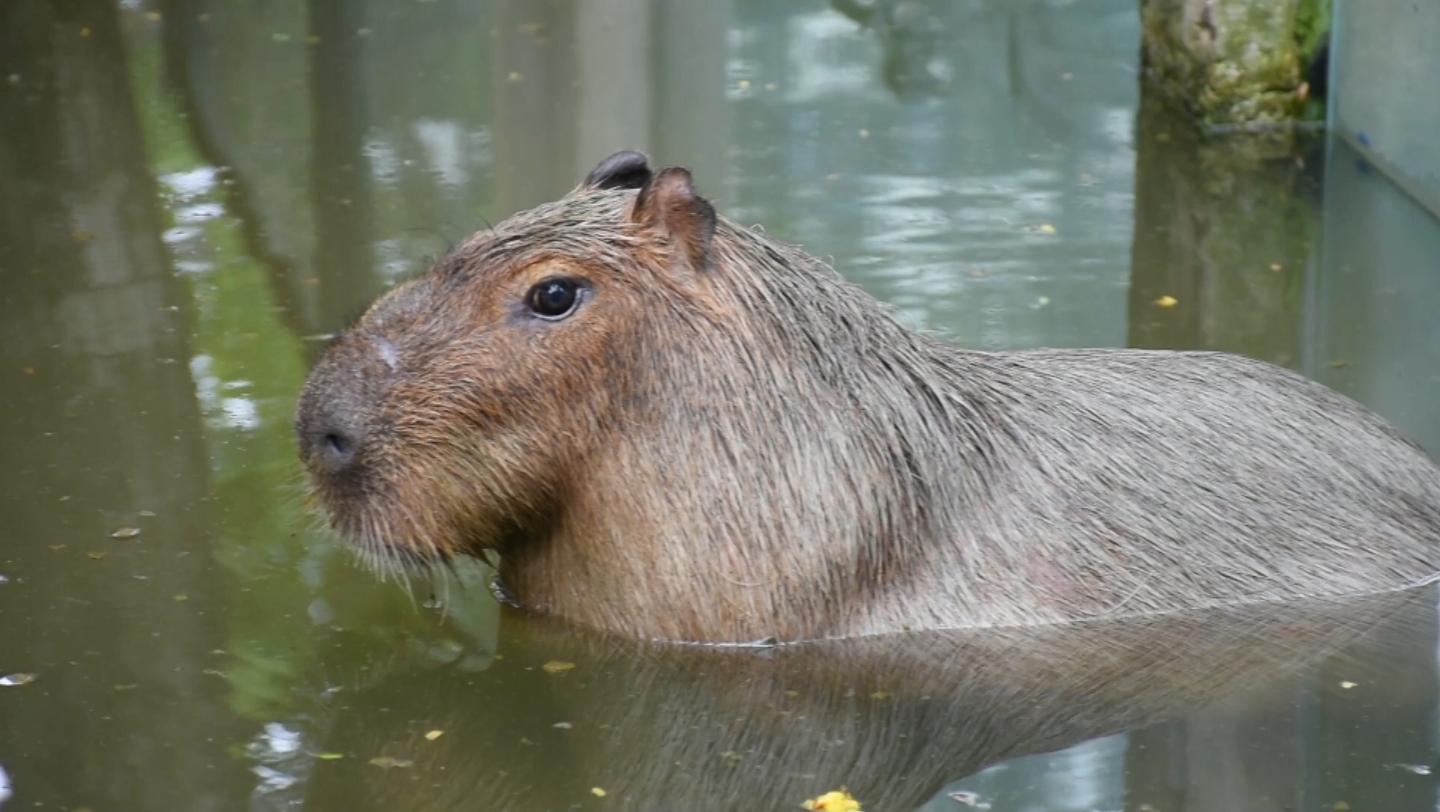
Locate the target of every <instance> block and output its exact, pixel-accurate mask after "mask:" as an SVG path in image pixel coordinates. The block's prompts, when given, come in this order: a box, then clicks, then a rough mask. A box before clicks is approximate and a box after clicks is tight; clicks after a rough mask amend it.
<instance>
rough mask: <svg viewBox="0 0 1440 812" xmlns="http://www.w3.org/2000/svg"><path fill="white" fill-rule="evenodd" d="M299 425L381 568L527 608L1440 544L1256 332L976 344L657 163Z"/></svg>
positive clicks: (468, 290) (1382, 449)
mask: <svg viewBox="0 0 1440 812" xmlns="http://www.w3.org/2000/svg"><path fill="white" fill-rule="evenodd" d="M297 432H298V440H299V445H300V449H301V454H302V456H303V459H304V461H305V463H306V466H307V468H308V470H309V473H310V476H311V481H312V483H313V487H314V490H315V492H316V495H317V496H318V499H319V501H320V503H321V504H322V505H323V506H324V508H325V509H326V510H327V511H328V513H329V515H330V517H331V520H332V523H333V524H334V525H335V526H336V528H337V529H338V530H339V532H340V533H341V534H342V535H343V536H344V537H345V538H347V539H349V541H350V542H351V543H352V544H353V545H354V546H355V547H357V548H358V549H359V550H361V551H363V553H364V554H365V555H366V556H367V557H368V558H369V559H370V560H371V561H372V562H373V563H375V564H376V565H377V566H380V567H382V568H387V569H402V568H410V567H413V566H414V565H416V564H420V563H425V562H437V561H444V560H447V559H448V558H450V557H451V556H455V555H458V554H464V553H482V552H484V551H487V550H493V551H496V552H497V553H498V555H499V559H500V572H501V575H502V578H503V582H504V584H505V585H506V586H507V587H508V590H509V592H510V593H511V594H512V595H513V596H514V598H515V600H516V601H517V602H518V603H519V604H521V605H522V606H524V607H527V608H530V609H532V610H535V611H538V612H542V613H547V614H551V615H557V616H560V617H563V618H566V619H569V620H572V621H575V622H578V623H582V624H586V625H589V626H592V627H595V628H597V629H601V630H604V631H608V632H613V633H618V634H622V635H628V636H637V637H641V638H646V639H655V640H670V641H690V642H709V643H746V642H751V641H757V640H770V639H774V640H776V641H779V642H787V641H795V640H806V639H816V638H831V637H846V636H854V635H866V634H878V633H887V632H895V631H903V630H914V629H938V628H950V627H967V626H985V625H1008V624H1037V623H1050V622H1057V621H1069V620H1075V619H1079V618H1088V617H1097V616H1118V615H1131V614H1150V613H1157V612H1166V611H1173V610H1179V609H1185V608H1198V607H1202V606H1214V605H1223V604H1237V603H1245V602H1255V601H1265V600H1275V599H1286V598H1299V597H1308V596H1319V595H1337V594H1351V593H1361V592H1369V591H1375V590H1382V589H1392V588H1399V587H1402V586H1407V585H1411V584H1416V583H1420V582H1423V581H1426V580H1428V579H1431V578H1432V577H1433V574H1434V573H1435V572H1436V570H1437V562H1440V468H1437V467H1436V465H1435V464H1434V463H1433V462H1432V461H1431V460H1430V459H1429V458H1428V457H1427V456H1426V454H1425V452H1424V451H1423V450H1422V449H1421V448H1420V447H1419V446H1418V445H1416V444H1415V443H1413V442H1411V441H1410V440H1408V439H1407V438H1405V437H1404V436H1402V435H1401V433H1400V432H1399V431H1397V430H1396V429H1395V428H1393V427H1392V426H1390V425H1389V424H1387V423H1386V422H1384V421H1383V420H1381V419H1380V418H1379V417H1378V416H1376V415H1375V414H1373V413H1371V412H1370V411H1368V410H1367V409H1365V408H1364V407H1362V406H1360V405H1359V404H1357V403H1355V402H1353V401H1351V400H1349V399H1347V398H1345V397H1343V396H1341V395H1339V394H1337V393H1335V392H1333V391H1331V390H1329V389H1326V388H1325V387H1323V386H1320V385H1319V384H1316V383H1314V382H1311V381H1309V380H1307V379H1305V378H1303V377H1301V376H1299V375H1296V374H1294V373H1291V372H1288V371H1286V370H1283V369H1280V368H1278V367H1275V366H1272V365H1270V364H1266V363H1262V362H1260V361H1255V360H1251V359H1247V358H1244V357H1239V356H1235V355H1229V354H1222V353H1214V352H1162V351H1139V350H1122V349H1091V350H1027V351H1016V352H978V351H971V350H965V349H960V348H957V347H954V346H951V345H948V344H945V343H943V342H941V341H939V340H937V339H935V338H933V337H931V336H929V335H926V334H923V333H921V332H917V331H914V330H911V329H908V328H907V327H905V326H903V325H902V324H900V323H899V322H898V321H897V320H896V319H895V318H894V317H893V316H892V315H891V314H890V312H889V311H888V310H887V309H886V308H885V307H884V306H882V305H881V304H880V303H879V302H877V301H876V300H875V299H873V298H872V297H870V296H868V295H867V294H865V293H864V292H863V291H861V290H860V289H859V288H858V287H856V286H854V285H851V284H849V283H847V282H846V281H845V280H844V279H842V278H841V276H840V275H839V274H837V273H836V272H835V271H834V270H833V269H831V268H830V267H828V266H827V265H825V264H824V263H822V262H821V261H820V260H818V259H816V258H815V257H812V256H810V255H809V254H807V253H805V252H804V251H801V250H800V249H798V248H795V247H793V246H789V245H786V244H783V243H781V242H779V241H777V240H774V239H771V238H770V237H768V236H765V235H764V234H763V233H761V232H759V231H756V230H752V229H747V228H743V227H741V226H739V225H737V224H735V223H733V222H731V221H730V220H727V219H725V218H722V217H719V216H717V215H716V213H715V210H714V208H713V207H712V206H711V205H710V204H709V203H708V202H707V201H706V200H705V199H704V198H703V197H701V196H700V195H699V194H698V193H697V192H696V190H695V187H694V185H693V184H692V180H691V177H690V174H689V172H688V171H686V170H685V169H682V168H679V167H671V168H667V169H664V170H662V171H659V172H654V171H653V170H652V169H651V168H650V166H649V164H648V161H647V159H646V158H645V156H643V155H641V154H639V153H635V152H622V153H618V154H616V155H613V156H611V157H610V158H607V159H606V160H605V161H603V162H602V163H601V164H600V165H599V166H597V167H596V168H595V169H594V170H592V171H591V173H590V174H589V175H588V176H587V177H586V179H585V181H584V182H583V183H582V184H581V185H580V186H579V187H577V188H576V189H575V190H574V191H572V192H571V193H570V194H569V195H567V196H566V197H564V198H563V199H561V200H559V201H556V202H554V203H549V204H546V205H542V206H539V207H537V208H535V209H532V210H530V211H526V212H521V213H519V214H517V215H515V216H513V217H511V218H510V219H508V220H506V221H504V222H502V223H501V224H499V225H498V226H496V227H494V228H492V229H488V230H485V231H482V232H479V233H477V234H475V235H474V236H472V237H470V238H469V239H467V240H466V241H465V242H464V243H463V244H461V245H460V246H459V247H458V248H457V249H455V250H454V251H452V252H450V253H449V254H448V255H447V256H446V257H444V258H443V259H441V260H440V261H439V262H438V263H437V264H436V266H435V267H434V268H433V269H432V270H431V271H430V272H429V273H428V274H426V275H425V276H423V277H421V278H418V279H415V280H413V281H410V282H408V283H406V284H403V285H401V286H398V287H397V288H396V289H394V290H393V291H391V292H390V293H388V294H387V295H385V296H384V297H382V298H381V299H380V300H379V301H377V302H376V303H375V304H374V305H372V306H371V308H370V309H369V310H368V311H367V312H366V313H365V314H364V315H363V316H361V318H360V319H359V321H358V322H357V323H356V324H355V325H354V326H353V327H352V328H350V329H349V330H348V331H347V332H345V333H344V334H343V335H342V336H340V337H339V338H338V339H337V340H336V341H335V342H334V343H333V345H332V346H330V347H329V349H328V350H327V351H326V353H325V355H324V357H323V358H322V359H321V360H320V362H319V363H318V364H317V366H316V368H315V369H314V371H313V372H312V373H311V375H310V378H309V380H308V381H307V383H306V386H305V390H304V392H303V393H302V395H301V397H300V402H299V407H298V414H297Z"/></svg>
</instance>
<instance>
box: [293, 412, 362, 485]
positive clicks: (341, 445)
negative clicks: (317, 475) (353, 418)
mask: <svg viewBox="0 0 1440 812" xmlns="http://www.w3.org/2000/svg"><path fill="white" fill-rule="evenodd" d="M302 438H303V439H302V442H303V443H304V445H305V449H304V451H305V455H306V456H307V457H309V458H310V460H311V461H312V462H313V463H314V464H315V465H316V466H317V467H318V468H319V469H320V470H321V471H322V472H324V473H326V474H330V475H332V476H333V475H335V474H339V473H341V472H343V471H346V470H349V469H350V468H352V467H354V465H355V461H356V458H357V457H358V456H359V454H358V452H359V449H360V440H361V435H360V430H359V428H358V427H357V426H351V425H346V421H344V420H340V419H336V418H335V417H334V416H331V417H330V418H329V419H327V420H320V421H316V422H315V428H313V429H311V430H310V431H307V432H304V434H303V435H302Z"/></svg>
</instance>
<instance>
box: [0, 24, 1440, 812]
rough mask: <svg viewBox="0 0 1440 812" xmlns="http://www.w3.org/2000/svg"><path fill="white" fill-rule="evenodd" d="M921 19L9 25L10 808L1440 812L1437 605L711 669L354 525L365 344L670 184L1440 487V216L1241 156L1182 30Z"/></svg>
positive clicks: (0, 365)
mask: <svg viewBox="0 0 1440 812" xmlns="http://www.w3.org/2000/svg"><path fill="white" fill-rule="evenodd" d="M881 5H886V6H887V8H888V9H889V10H888V11H887V12H885V13H883V14H878V13H873V12H867V11H865V9H867V8H869V7H870V6H871V4H869V3H846V2H839V0H837V2H836V3H834V7H831V6H829V5H826V4H825V3H824V2H819V0H810V1H808V2H795V3H784V4H782V3H771V2H762V0H733V1H729V0H727V1H726V2H714V3H699V2H696V3H681V2H673V3H666V2H659V0H654V1H647V0H586V2H584V3H581V2H577V1H575V0H569V1H567V0H555V1H554V2H532V1H531V0H524V1H523V2H522V0H508V1H507V0H497V1H496V2H488V3H487V2H480V0H429V1H426V0H416V1H415V2H411V1H410V0H394V2H390V1H389V0H386V1H384V2H382V0H368V1H363V2H361V1H357V2H344V3H342V2H338V1H334V0H309V2H302V1H301V0H287V1H285V2H282V1H281V0H264V1H263V2H251V3H225V2H220V0H158V1H157V2H144V1H142V0H126V1H125V2H121V3H118V4H117V3H115V2H111V0H67V2H47V1H46V0H10V1H9V2H6V3H3V4H0V274H3V275H0V280H3V288H0V463H3V465H0V518H3V520H4V522H3V525H0V675H16V674H25V675H33V676H34V681H33V682H31V683H30V684H27V685H22V686H13V687H12V686H0V770H3V774H0V775H3V776H6V778H5V779H0V787H3V786H4V783H3V781H4V780H8V782H9V784H10V785H12V791H13V798H11V799H10V800H8V801H0V803H3V804H4V808H5V809H7V810H8V809H12V808H13V809H22V808H23V809H29V808H45V809H68V810H74V809H81V808H87V809H91V810H95V812H110V810H132V809H133V810H139V809H207V810H208V809H275V810H278V809H292V808H306V809H316V810H362V809H407V810H410V809H414V810H419V809H426V810H432V809H433V810H442V809H443V810H459V809H521V810H530V809H536V810H541V809H567V808H585V809H605V808H610V809H640V810H659V809H693V808H716V809H751V808H757V809H768V808H796V805H797V804H799V803H800V802H801V801H802V800H804V799H805V798H807V797H814V796H816V795H819V794H820V793H821V792H824V791H826V790H830V789H835V788H838V787H839V786H840V785H842V784H843V785H845V786H847V787H849V788H850V789H851V790H852V791H853V792H854V793H855V794H856V795H857V796H858V797H859V798H860V800H862V801H864V802H865V807H864V808H865V809H866V810H871V809H879V810H907V809H916V808H919V807H921V806H922V805H923V807H924V808H925V809H927V810H966V809H972V808H987V807H986V805H987V804H988V808H990V809H993V810H996V811H997V812H999V810H1020V809H1064V810H1071V809H1073V810H1120V809H1126V810H1141V809H1153V810H1157V811H1158V812H1174V811H1176V810H1211V809H1214V810H1222V809H1223V810H1231V809H1247V810H1320V809H1335V810H1340V809H1345V808H1349V809H1352V810H1356V811H1357V812H1360V811H1361V810H1408V809H1421V808H1434V806H1435V804H1436V801H1437V787H1436V785H1435V782H1434V777H1433V776H1432V774H1431V765H1432V764H1434V762H1435V759H1436V742H1435V739H1436V735H1437V733H1436V732H1437V718H1436V698H1437V676H1436V656H1437V649H1436V612H1435V606H1436V603H1435V596H1434V595H1433V594H1430V593H1429V592H1428V591H1426V592H1424V593H1423V594H1419V595H1416V596H1411V597H1410V598H1409V599H1407V600H1402V599H1400V598H1398V597H1397V598H1395V599H1392V600H1389V601H1387V602H1382V603H1379V604H1375V603H1366V604H1364V605H1355V606H1343V607H1333V606H1331V607H1291V608H1290V609H1288V610H1283V609H1279V608H1277V609H1275V610H1274V611H1273V612H1265V613H1260V614H1240V615H1236V616H1221V617H1215V616H1208V617H1197V618H1178V619H1170V620H1167V621H1165V622H1161V623H1152V624H1124V625H1117V626H1112V627H1104V628H1092V629H1077V630H1070V631H1067V632H1065V633H1056V632H1035V633H1033V634H1030V635H1026V636H1019V635H1009V636H1007V635H997V634H991V635H984V634H979V635H970V636H963V635H962V636H952V637H941V638H935V639H930V638H924V639H916V640H907V641H888V642H886V643H884V644H883V645H882V644H879V643H869V644H865V645H860V644H855V645H849V646H843V645H842V646H835V647H830V648H827V649H823V650H812V651H802V652H786V653H783V654H778V655H775V656H770V657H767V656H760V655H755V654H731V655H726V656H714V655H693V654H689V655H680V654H676V653H674V652H669V653H667V652H639V651H632V650H627V649H617V648H615V647H613V646H611V647H607V646H605V645H602V644H600V643H599V642H597V641H594V640H590V639H588V638H586V637H585V636H583V635H578V634H576V633H574V632H572V631H568V630H564V629H555V628H550V627H547V626H544V625H543V624H538V623H535V622H532V621H527V620H525V619H523V618H519V617H512V616H506V617H504V618H501V617H500V616H499V613H498V612H497V610H496V608H495V604H494V603H493V601H492V600H491V599H490V597H489V595H488V592H487V590H486V589H485V574H484V573H483V572H482V571H481V570H480V568H479V567H478V566H475V567H468V568H462V570H461V572H460V573H459V574H458V575H457V576H455V578H454V579H452V580H451V581H449V582H445V583H440V584H437V586H436V587H435V589H434V594H433V595H432V594H431V589H430V588H429V587H428V586H425V585H417V588H416V589H415V591H414V592H413V594H411V595H407V594H406V593H405V592H404V591H402V590H400V589H399V588H398V587H396V586H395V585H393V584H389V585H381V584H378V583H376V582H375V581H374V580H373V579H372V578H371V577H370V576H369V575H368V574H366V573H364V572H361V571H359V570H358V569H357V568H356V567H354V566H353V565H352V563H351V561H350V559H349V557H348V555H347V554H346V553H344V552H343V551H341V550H339V549H337V548H336V547H334V546H333V545H332V543H331V542H330V541H329V540H328V538H327V537H326V535H325V534H324V533H323V532H321V531H319V530H318V529H317V528H316V526H315V522H314V520H313V519H312V518H311V517H310V515H309V514H308V513H307V511H306V509H305V505H304V501H303V489H302V488H301V485H300V478H299V472H298V466H297V463H296V462H295V455H294V449H293V444H292V440H291V434H290V425H289V416H290V412H291V408H292V405H293V400H294V396H295V394H296V392H297V390H298V389H299V387H300V384H301V382H302V380H303V377H304V374H305V371H306V369H307V366H308V364H309V363H310V362H311V361H312V360H313V358H314V356H315V354H316V352H317V350H318V348H319V347H320V345H321V344H320V341H321V339H322V337H323V336H325V335H327V334H329V333H332V332H333V331H335V330H337V329H339V328H341V327H342V326H343V325H344V324H345V323H346V321H347V319H348V318H349V317H351V316H352V315H353V314H354V313H355V312H356V311H357V309H358V308H360V307H362V306H363V305H364V303H365V302H367V301H368V300H369V299H370V298H371V297H373V296H374V295H375V294H376V293H378V292H380V291H381V290H383V289H384V288H385V287H386V286H387V285H389V284H392V283H393V282H394V281H395V280H396V279H398V278H401V277H403V276H405V275H407V274H411V273H414V272H417V271H419V270H421V269H423V268H424V267H425V265H426V262H427V258H429V257H432V256H434V255H436V254H438V253H440V252H442V251H443V250H445V248H446V247H447V246H448V245H449V244H451V243H452V242H454V241H458V240H459V239H461V238H462V237H463V236H464V235H466V234H467V233H468V232H470V231H472V230H474V229H475V228H477V227H480V226H481V224H482V223H483V222H485V221H486V220H489V221H495V220H497V219H499V218H502V217H504V216H506V215H507V214H509V213H511V212H513V211H515V210H517V209H519V208H523V207H525V206H528V205H531V204H534V203H536V202H539V201H542V200H545V199H548V198H551V197H554V196H556V195H559V194H561V193H563V192H565V191H566V190H568V189H569V188H570V187H571V186H573V185H574V183H575V182H576V181H578V179H579V178H580V177H581V176H582V175H583V174H584V172H585V171H586V170H587V169H588V168H589V167H590V166H591V165H592V164H593V162H594V161H595V160H596V159H598V158H600V157H603V156H604V155H606V154H608V153H609V152H611V151H613V150H614V149H617V148H621V147H639V148H644V149H646V150H648V151H650V152H651V153H652V155H654V156H655V157H656V158H657V159H658V160H660V161H662V162H678V163H684V164H686V165H688V166H690V167H691V168H692V169H693V170H694V171H695V173H696V177H697V181H698V183H699V184H700V185H701V187H702V190H703V191H705V192H706V193H707V194H709V195H710V196H711V197H713V198H714V199H715V200H716V202H717V204H718V205H719V207H720V208H721V209H722V211H724V212H726V213H727V214H729V215H730V216H732V217H735V218H737V219H740V220H742V221H745V222H750V223H762V224H764V226H765V227H766V228H767V229H768V230H769V231H770V232H771V233H773V234H776V235H779V236H781V237H782V238H785V239H788V240H791V241H795V242H800V243H803V244H804V245H805V246H807V247H808V248H809V249H810V250H812V251H814V252H816V253H820V254H823V255H827V256H830V257H833V260H834V262H835V263H836V265H837V267H839V268H840V270H841V271H842V272H844V273H845V274H847V275H848V276H850V277H851V278H852V279H854V280H856V281H858V282H859V283H861V284H862V285H864V286H866V287H867V288H868V289H869V290H871V291H872V292H873V293H874V294H875V295H877V296H879V297H881V298H883V299H885V300H887V301H889V302H892V303H893V304H894V305H895V306H896V307H897V308H898V309H899V311H900V312H901V313H902V314H903V316H904V317H905V318H906V319H908V320H910V321H911V322H912V323H914V324H916V325H920V326H924V327H927V328H930V329H936V330H941V331H944V332H946V333H948V334H950V335H951V336H953V337H954V338H955V340H957V341H959V342H961V343H964V344H967V345H971V346H976V347H1025V346H1037V345H1051V346H1057V345H1067V346H1080V345H1111V346H1123V345H1132V346H1146V347H1214V348H1222V349H1227V350H1234V351H1240V352H1245V353H1248V354H1252V355H1256V356H1259V357H1262V358H1266V359H1269V360H1273V361H1276V362H1278V363H1282V364H1285V365H1287V366H1290V367H1292V368H1295V369H1298V370H1301V371H1302V372H1304V373H1306V374H1308V375H1310V376H1312V377H1315V378H1317V379H1319V380H1321V381H1323V382H1325V383H1327V384H1329V385H1332V386H1334V387H1336V388H1338V389H1340V390H1341V391H1344V392H1346V393H1347V394H1350V395H1352V396H1354V397H1357V398H1359V399H1360V400H1362V401H1364V402H1366V403H1368V404H1370V405H1372V406H1373V407H1375V408H1376V409H1378V410H1380V411H1381V412H1382V413H1384V414H1385V415H1386V416H1387V417H1389V418H1391V419H1392V420H1394V421H1395V422H1396V423H1398V424H1399V425H1400V426H1402V427H1403V428H1404V429H1405V430H1407V431H1409V432H1410V433H1411V434H1413V435H1414V436H1416V437H1417V438H1419V439H1420V440H1421V441H1422V442H1424V443H1425V444H1426V445H1427V447H1429V448H1430V449H1432V451H1434V450H1437V449H1440V319H1437V318H1436V317H1435V315H1434V314H1435V313H1436V312H1437V309H1440V273H1437V272H1436V271H1437V260H1436V257H1440V225H1437V223H1436V221H1435V220H1434V219H1433V217H1431V216H1430V215H1428V214H1426V213H1425V212H1423V211H1421V210H1420V209H1419V208H1418V207H1416V206H1415V205H1414V204H1412V203H1411V202H1410V201H1409V200H1407V199H1406V198H1404V197H1403V196H1402V195H1400V194H1399V193H1397V192H1396V191H1395V190H1394V189H1393V188H1391V187H1390V186H1389V185H1388V184H1387V183H1386V182H1385V180H1384V179H1383V178H1382V177H1380V176H1379V175H1378V174H1377V173H1376V172H1374V171H1373V170H1371V169H1369V168H1368V167H1366V166H1365V165H1363V163H1360V162H1358V160H1357V159H1356V157H1355V156H1353V155H1349V154H1347V153H1346V152H1345V151H1344V150H1343V148H1342V147H1340V146H1338V145H1336V146H1331V147H1329V148H1328V149H1327V147H1326V145H1325V144H1316V145H1311V146H1309V147H1307V148H1305V149H1303V150H1302V151H1301V153H1300V155H1299V157H1297V155H1296V154H1294V153H1290V154H1285V155H1280V156H1274V157H1269V158H1265V159H1258V158H1255V157H1253V156H1247V155H1246V154H1245V150H1243V149H1241V148H1239V147H1238V146H1236V145H1234V144H1211V145H1197V144H1194V143H1192V142H1191V141H1190V140H1189V139H1188V138H1187V137H1186V136H1185V132H1184V130H1183V129H1182V128H1180V127H1178V126H1177V125H1176V124H1175V123H1174V122H1173V121H1171V120H1169V119H1167V118H1166V117H1165V115H1164V114H1163V113H1161V112H1158V111H1156V110H1155V109H1153V107H1154V105H1153V104H1152V103H1151V102H1150V100H1148V99H1145V100H1142V98H1141V94H1140V92H1139V89H1138V85H1137V66H1138V45H1137V43H1138V31H1139V24H1138V19H1137V16H1136V15H1137V10H1136V8H1135V5H1136V4H1135V3H1134V2H1133V0H1077V1H1076V2H1065V1H1064V0H1051V1H1050V2H1040V1H1039V0H1004V1H1003V2H1002V1H1001V0H960V1H958V2H940V0H934V1H933V2H909V3H903V4H899V5H895V6H893V7H891V6H889V5H888V4H881ZM847 11H848V15H847V13H845V12H847ZM1322 170H1323V171H1322ZM1322 177H1323V179H1324V183H1323V185H1322V183H1321V178H1322ZM1171 300H1173V302H1172V301H1171ZM1159 302H1163V303H1165V304H1166V305H1168V306H1165V305H1162V304H1159ZM136 530H138V534H137V533H135V531H136ZM117 531H118V535H119V536H121V537H120V538H116V537H115V535H116V534H117ZM437 597H438V599H439V600H437ZM441 603H443V610H442V608H441V606H440V604H441ZM1372 625H1373V626H1374V627H1375V628H1373V629H1372V628H1371V626H1372ZM1367 630H1368V631H1369V633H1368V634H1365V635H1363V636H1361V637H1360V638H1359V639H1352V638H1354V637H1355V636H1356V635H1358V634H1359V633H1360V632H1364V631H1367ZM551 662H560V663H572V664H574V666H575V667H574V668H573V669H570V670H561V671H558V672H557V673H550V672H549V671H546V670H545V669H544V668H543V667H542V666H543V665H544V664H546V663H551ZM437 732H438V733H439V735H438V736H437V735H436V733H437ZM377 759H378V761H376V760H377ZM1436 767H1437V769H1440V765H1436ZM596 788H598V789H601V790H603V791H604V793H605V794H604V796H603V797H602V796H601V795H599V794H597V793H595V792H593V791H592V790H594V789H596ZM4 795H5V790H4V789H0V798H3V796H4ZM1340 804H1345V805H1346V806H1340Z"/></svg>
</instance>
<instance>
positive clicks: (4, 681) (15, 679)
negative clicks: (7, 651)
mask: <svg viewBox="0 0 1440 812" xmlns="http://www.w3.org/2000/svg"><path fill="white" fill-rule="evenodd" d="M34 681H35V675H34V674H18V673H17V674H8V675H6V676H3V677H0V688H14V687H17V686H20V685H29V684H30V683H32V682H34Z"/></svg>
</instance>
